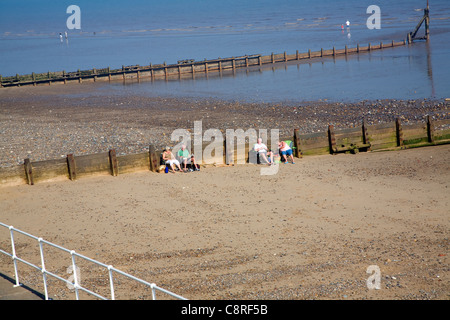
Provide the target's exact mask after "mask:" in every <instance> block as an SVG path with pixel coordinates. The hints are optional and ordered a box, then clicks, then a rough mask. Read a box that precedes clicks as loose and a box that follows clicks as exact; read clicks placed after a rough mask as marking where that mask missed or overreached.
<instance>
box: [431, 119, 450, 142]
mask: <svg viewBox="0 0 450 320" xmlns="http://www.w3.org/2000/svg"><path fill="white" fill-rule="evenodd" d="M433 126H434V141H436V142H438V141H440V140H447V139H450V119H444V120H434V121H433Z"/></svg>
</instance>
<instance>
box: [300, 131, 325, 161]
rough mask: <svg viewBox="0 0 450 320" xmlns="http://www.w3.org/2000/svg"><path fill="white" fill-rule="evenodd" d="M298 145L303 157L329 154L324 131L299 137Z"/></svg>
mask: <svg viewBox="0 0 450 320" xmlns="http://www.w3.org/2000/svg"><path fill="white" fill-rule="evenodd" d="M300 145H301V150H302V154H303V155H304V156H305V155H321V154H329V153H330V148H329V144H328V135H327V132H326V131H323V132H317V133H309V134H302V135H300Z"/></svg>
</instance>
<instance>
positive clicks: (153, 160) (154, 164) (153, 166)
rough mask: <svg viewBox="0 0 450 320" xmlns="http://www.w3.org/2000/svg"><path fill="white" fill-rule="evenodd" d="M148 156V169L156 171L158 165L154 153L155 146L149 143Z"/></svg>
mask: <svg viewBox="0 0 450 320" xmlns="http://www.w3.org/2000/svg"><path fill="white" fill-rule="evenodd" d="M148 152H149V158H150V171H152V172H157V171H158V165H159V158H158V154H157V153H156V149H155V146H153V145H150V146H149V148H148Z"/></svg>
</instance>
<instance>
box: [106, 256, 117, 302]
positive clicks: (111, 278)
mask: <svg viewBox="0 0 450 320" xmlns="http://www.w3.org/2000/svg"><path fill="white" fill-rule="evenodd" d="M108 273H109V286H110V288H111V300H115V299H116V298H115V295H114V280H113V274H112V266H111V265H110V266H108Z"/></svg>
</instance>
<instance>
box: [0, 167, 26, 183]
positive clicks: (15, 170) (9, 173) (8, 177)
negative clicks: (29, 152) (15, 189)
mask: <svg viewBox="0 0 450 320" xmlns="http://www.w3.org/2000/svg"><path fill="white" fill-rule="evenodd" d="M26 183H27V177H26V173H25V170H24V166H23V165H17V166H11V167H1V168H0V185H1V186H16V185H22V184H26Z"/></svg>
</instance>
